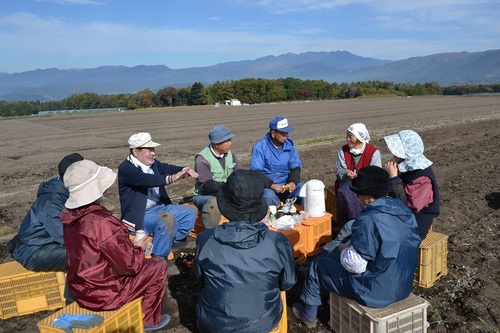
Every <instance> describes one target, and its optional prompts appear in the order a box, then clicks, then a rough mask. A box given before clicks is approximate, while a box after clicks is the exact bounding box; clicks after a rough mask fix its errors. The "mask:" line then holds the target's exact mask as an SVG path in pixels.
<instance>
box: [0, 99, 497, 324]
mask: <svg viewBox="0 0 500 333" xmlns="http://www.w3.org/2000/svg"><path fill="white" fill-rule="evenodd" d="M276 115H283V116H286V117H287V118H288V120H289V122H290V124H291V125H293V126H295V128H296V130H295V131H294V132H292V133H291V136H290V137H291V138H292V139H293V140H294V142H295V144H296V145H297V146H298V150H299V153H300V155H301V158H302V161H303V164H304V168H303V173H302V175H303V178H304V180H308V179H320V180H322V181H323V182H324V183H325V184H326V185H327V186H328V185H331V184H333V181H334V168H335V158H336V152H337V150H338V149H339V148H340V146H341V145H342V144H343V141H344V137H345V130H346V128H347V127H348V126H349V125H350V124H351V123H355V122H363V123H365V124H366V125H367V127H368V129H369V131H370V134H371V137H372V141H371V143H372V144H375V145H376V146H378V147H379V149H381V151H382V153H383V156H382V158H383V161H384V162H386V161H388V159H389V158H390V156H389V155H388V154H387V149H386V148H385V145H384V144H383V143H381V142H380V141H379V140H380V139H381V138H382V137H383V136H384V135H388V134H393V133H395V132H397V131H399V130H401V129H414V130H416V131H417V132H419V133H420V134H421V136H422V138H423V140H424V143H425V146H426V150H425V155H426V156H427V157H428V158H429V159H430V160H432V161H433V162H434V165H433V169H434V171H435V173H436V175H437V180H438V183H439V185H440V191H441V216H440V217H439V218H438V219H437V221H436V222H435V224H434V230H436V231H438V232H442V233H445V234H447V235H449V244H448V248H449V254H448V275H447V276H445V277H443V278H442V279H440V280H439V281H438V282H437V283H436V284H435V285H434V286H433V287H432V288H428V289H425V288H420V287H415V289H414V292H415V293H416V294H418V295H420V296H422V297H424V298H425V299H426V300H428V301H429V303H430V304H431V307H430V308H429V309H428V310H429V313H428V321H429V323H430V327H429V328H428V332H433V333H434V332H490V331H493V328H495V329H496V330H497V331H498V330H499V329H500V301H499V300H500V285H499V283H500V282H499V281H500V262H499V261H500V260H499V255H500V253H499V252H500V250H499V248H500V247H499V246H498V241H499V238H500V237H499V236H500V232H499V228H500V219H499V215H500V214H499V210H498V209H499V207H500V176H499V171H500V167H499V165H500V148H499V146H500V97H497V96H488V97H432V98H394V99H360V100H339V101H323V102H304V103H283V104H267V105H248V106H237V107H219V108H215V107H200V108H176V109H165V110H143V111H126V112H114V113H92V114H71V115H58V116H48V117H30V118H22V119H5V120H1V121H0V154H1V156H2V158H1V162H0V165H1V168H0V262H5V261H10V260H12V259H11V258H10V257H9V255H8V252H7V250H6V248H5V244H6V242H7V240H8V239H10V238H11V237H12V236H13V235H14V234H15V232H16V229H17V227H18V226H19V224H20V221H21V220H22V218H23V217H24V215H25V214H26V212H27V210H28V209H29V207H30V205H31V203H32V202H33V201H34V200H35V196H36V191H37V188H38V184H39V183H40V182H41V181H43V180H46V179H49V178H51V177H53V176H55V175H56V174H57V163H58V162H59V160H60V159H61V158H62V157H63V156H65V155H67V154H69V153H71V152H79V153H81V154H82V155H83V156H84V157H85V158H87V159H91V160H93V161H95V162H97V163H99V164H102V165H105V166H108V167H111V168H113V169H116V168H117V167H118V165H119V163H120V162H121V161H122V160H123V159H124V158H125V157H126V155H127V153H128V147H127V140H128V137H129V136H130V135H131V134H133V133H135V132H140V131H146V132H150V133H151V134H152V136H153V139H154V140H155V141H157V142H159V143H161V144H162V145H161V146H160V147H159V148H157V158H158V159H159V160H161V161H165V162H169V163H173V164H178V165H191V164H192V160H193V157H194V155H195V154H196V153H197V152H198V151H199V150H201V149H202V148H203V147H204V146H205V145H206V144H208V138H207V134H208V131H209V130H210V128H211V127H213V126H214V125H219V124H225V125H227V126H228V128H229V129H230V130H231V131H232V132H234V133H235V134H236V137H235V138H234V139H233V151H234V152H235V153H236V154H237V155H238V156H239V158H240V159H241V160H242V163H243V165H244V166H245V167H248V165H249V158H250V151H251V147H252V145H253V144H254V143H255V142H256V141H257V140H259V139H261V138H262V137H263V136H264V134H265V133H266V131H267V126H268V122H269V120H270V119H271V118H272V117H274V116H276ZM192 186H193V182H192V181H191V180H182V181H181V182H178V183H176V184H174V185H172V186H170V187H169V188H168V191H169V193H170V196H171V197H172V198H180V197H182V196H184V195H187V194H189V192H190V190H191V189H192ZM107 206H108V207H109V208H110V209H111V210H112V211H113V212H115V213H116V214H118V215H119V202H118V195H117V185H116V184H115V185H113V187H112V188H111V189H110V191H109V193H108V197H107ZM177 254H178V255H179V253H177ZM301 283H302V281H301V279H300V278H299V282H298V284H297V285H296V287H294V288H293V289H292V290H291V291H290V292H289V293H288V294H287V299H288V307H289V310H290V306H291V304H292V303H293V302H294V301H296V300H297V299H298V295H299V292H300V288H301ZM199 288H200V285H199V283H198V282H197V281H196V280H195V279H194V278H193V276H192V275H191V274H190V272H186V274H182V275H180V276H175V277H172V278H171V279H170V282H169V289H170V296H169V297H168V300H167V304H166V310H167V312H168V313H170V314H171V315H172V318H173V320H172V322H171V323H170V324H169V325H168V330H164V331H165V332H166V331H168V332H196V329H195V325H194V323H195V307H196V299H197V295H198V292H199ZM48 314H49V312H47V311H45V312H39V313H36V314H33V315H26V316H23V317H17V318H11V319H7V320H3V321H1V322H0V332H12V331H17V332H36V331H37V328H36V323H37V322H38V321H39V320H40V319H41V318H44V317H45V316H47V315H48ZM290 314H291V312H290V311H289V317H288V318H289V319H288V322H289V332H318V331H322V332H328V331H329V329H328V328H327V325H328V319H329V318H328V317H329V310H328V306H327V305H324V306H323V307H321V308H320V321H321V324H320V326H319V327H318V328H317V329H315V330H307V329H306V328H305V327H304V326H303V325H301V324H299V323H298V322H297V321H296V320H295V319H294V318H292V317H291V316H290ZM482 321H484V322H486V323H487V324H488V325H491V328H488V326H487V325H486V324H484V323H483V322H482Z"/></svg>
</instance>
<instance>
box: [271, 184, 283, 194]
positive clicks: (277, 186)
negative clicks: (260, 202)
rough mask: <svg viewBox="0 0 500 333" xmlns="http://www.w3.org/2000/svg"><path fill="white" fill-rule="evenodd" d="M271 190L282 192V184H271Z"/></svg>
mask: <svg viewBox="0 0 500 333" xmlns="http://www.w3.org/2000/svg"><path fill="white" fill-rule="evenodd" d="M271 190H273V191H274V192H276V193H282V192H283V185H280V184H273V185H271Z"/></svg>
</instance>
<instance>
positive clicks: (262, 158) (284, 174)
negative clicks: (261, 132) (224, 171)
mask: <svg viewBox="0 0 500 333" xmlns="http://www.w3.org/2000/svg"><path fill="white" fill-rule="evenodd" d="M294 129H295V128H294V127H293V126H290V125H288V119H287V118H285V117H281V116H278V117H274V118H273V119H271V121H270V122H269V132H268V133H267V134H266V136H265V137H264V138H263V139H262V140H260V141H258V142H257V143H256V144H255V145H254V146H253V149H252V158H251V159H250V168H251V169H252V170H256V171H260V172H262V173H264V175H266V176H267V177H268V178H269V179H271V180H272V182H273V184H272V185H271V186H270V188H266V189H265V190H264V199H265V201H266V204H267V205H268V206H270V205H279V204H280V203H281V201H282V200H286V199H288V198H294V197H295V198H297V199H298V200H297V203H300V202H301V200H300V197H299V193H300V188H301V187H302V185H304V183H303V182H301V181H300V172H301V169H302V161H301V160H300V157H299V154H298V152H297V149H296V148H295V146H294V144H293V141H292V140H291V139H290V138H289V137H288V133H290V132H291V131H293V130H294Z"/></svg>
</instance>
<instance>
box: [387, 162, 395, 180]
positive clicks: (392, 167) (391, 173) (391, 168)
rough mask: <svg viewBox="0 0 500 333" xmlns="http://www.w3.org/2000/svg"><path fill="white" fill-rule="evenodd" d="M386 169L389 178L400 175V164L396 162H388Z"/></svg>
mask: <svg viewBox="0 0 500 333" xmlns="http://www.w3.org/2000/svg"><path fill="white" fill-rule="evenodd" d="M385 169H386V170H387V172H388V173H389V178H394V177H397V175H398V164H397V163H396V162H392V161H391V162H387V163H386V165H385Z"/></svg>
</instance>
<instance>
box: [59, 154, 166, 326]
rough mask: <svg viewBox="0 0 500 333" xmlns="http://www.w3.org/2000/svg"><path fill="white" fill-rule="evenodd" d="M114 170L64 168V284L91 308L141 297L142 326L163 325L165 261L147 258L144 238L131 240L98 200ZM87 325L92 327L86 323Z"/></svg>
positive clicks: (85, 165) (85, 164)
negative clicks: (65, 277) (67, 193)
mask: <svg viewBox="0 0 500 333" xmlns="http://www.w3.org/2000/svg"><path fill="white" fill-rule="evenodd" d="M115 180H116V173H114V172H113V171H112V170H111V169H109V168H106V167H101V166H99V165H97V164H96V163H95V162H92V161H89V160H83V161H79V162H75V163H73V164H71V165H70V166H69V167H68V170H67V171H66V173H65V174H64V185H66V187H67V188H68V191H69V197H68V200H66V203H65V209H64V210H63V211H62V213H61V215H60V217H59V218H60V219H61V221H62V223H63V228H64V244H66V248H67V253H68V272H67V280H68V285H69V288H70V290H71V293H72V294H73V296H74V298H75V301H76V302H77V303H78V305H79V306H81V307H83V308H85V309H89V310H92V311H111V310H116V309H119V308H120V307H122V306H124V305H125V304H127V303H128V302H130V301H132V300H134V299H137V298H139V297H141V296H142V297H143V299H142V310H143V312H144V318H143V320H144V330H145V331H150V330H155V329H159V328H162V327H164V326H166V325H167V324H168V322H169V321H170V316H169V315H167V314H164V315H162V305H163V300H164V297H165V286H166V278H167V265H166V262H165V260H163V259H162V258H151V259H146V258H145V250H146V249H147V246H148V243H147V238H146V237H144V238H142V239H139V240H138V239H135V240H134V241H133V242H132V241H131V240H130V239H129V235H128V231H127V227H126V226H125V225H123V223H121V221H120V220H118V219H117V218H116V217H115V216H114V215H113V214H112V213H111V212H110V211H108V210H107V209H106V208H105V207H104V206H103V205H102V204H101V203H102V201H103V200H104V193H105V192H106V190H107V189H108V188H109V187H110V186H111V185H112V184H113V183H114V182H115ZM89 326H91V325H89Z"/></svg>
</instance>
